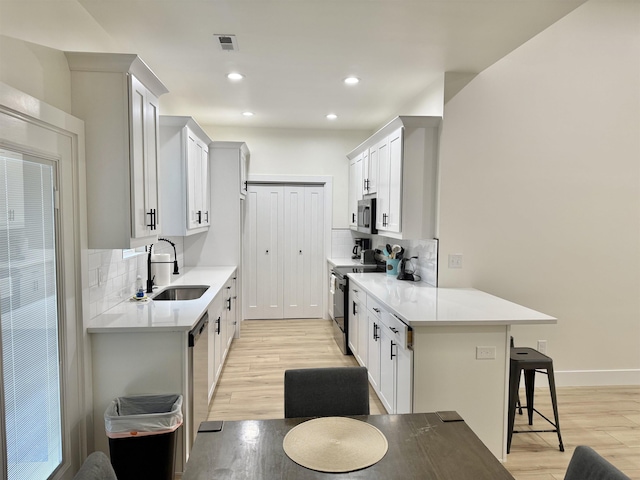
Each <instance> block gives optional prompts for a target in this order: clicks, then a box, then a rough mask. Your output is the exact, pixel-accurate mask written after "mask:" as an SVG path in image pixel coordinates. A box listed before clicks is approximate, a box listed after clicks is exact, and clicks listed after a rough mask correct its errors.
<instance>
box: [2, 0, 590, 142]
mask: <svg viewBox="0 0 640 480" xmlns="http://www.w3.org/2000/svg"><path fill="white" fill-rule="evenodd" d="M583 1H584V0H466V1H461V0H440V1H429V0H47V1H36V0H19V1H18V2H16V1H9V0H1V2H0V8H3V9H4V8H5V7H7V6H9V4H11V7H12V8H13V9H14V10H15V9H19V8H25V7H24V5H25V4H30V5H32V6H34V5H37V4H40V8H39V10H38V11H50V9H51V8H55V9H56V11H58V12H62V13H61V14H60V15H58V18H56V16H55V15H54V16H53V18H52V17H51V16H49V18H48V21H47V19H46V18H45V19H40V21H39V22H37V21H35V20H34V19H32V18H31V17H33V16H34V15H31V16H29V17H27V16H26V15H24V12H23V15H22V17H20V16H18V18H22V19H23V20H22V21H23V22H24V21H27V20H25V19H26V18H28V22H30V23H31V22H32V21H33V22H35V23H34V27H32V30H37V31H38V33H36V32H35V31H32V32H31V36H30V38H26V40H29V41H34V38H35V39H36V40H37V39H40V41H42V42H43V43H45V42H46V43H48V44H49V45H47V46H51V47H53V48H60V49H75V50H82V49H86V50H90V49H94V50H95V45H96V44H97V45H104V44H105V42H104V41H102V42H95V41H92V42H89V41H87V42H86V43H83V41H82V35H85V36H87V34H86V32H84V31H83V30H82V27H81V25H80V24H82V25H84V30H88V26H89V25H90V23H93V22H95V26H91V27H92V29H93V30H96V28H95V27H96V26H97V27H98V29H101V30H102V31H101V32H99V34H100V36H101V37H104V38H108V39H109V47H108V48H107V49H108V50H112V51H120V52H126V53H137V54H138V55H140V57H141V58H142V59H143V60H144V61H145V62H146V63H147V64H148V65H149V66H150V67H151V69H152V70H153V71H154V72H155V73H156V74H157V75H158V77H159V78H160V79H161V80H162V82H163V83H164V84H165V85H166V86H167V88H168V89H169V93H168V94H166V95H164V96H163V97H162V98H161V108H162V113H163V114H169V115H190V116H193V117H194V118H195V119H196V120H197V121H198V122H199V123H200V124H202V125H229V126H240V125H242V126H259V127H281V128H296V127H301V128H340V129H342V128H348V129H369V130H370V129H374V128H376V127H378V126H380V125H381V124H383V123H385V122H386V121H388V120H390V119H391V117H392V116H394V115H396V114H398V113H402V112H399V109H400V108H401V107H402V106H404V105H406V104H407V103H408V102H410V101H411V100H412V99H413V98H415V97H416V96H418V95H419V94H420V93H421V92H423V91H424V90H425V89H426V88H427V87H428V86H429V84H431V83H433V82H434V81H439V79H441V78H442V74H443V72H472V73H477V72H480V71H482V70H483V69H485V68H487V67H488V66H490V65H491V64H493V63H494V62H496V61H497V60H499V59H500V58H501V57H503V56H505V55H506V54H507V53H509V52H510V51H512V50H514V49H515V48H517V47H518V46H520V45H522V44H523V43H524V42H526V41H527V40H528V39H530V38H532V37H533V36H534V35H536V34H537V33H539V32H540V31H542V30H544V29H545V28H547V27H548V26H549V25H551V24H553V23H554V22H556V21H557V20H558V19H559V18H561V17H563V16H564V15H566V14H567V13H568V12H570V11H571V10H573V9H575V8H576V7H577V6H579V5H580V4H581V3H583ZM21 2H22V5H23V6H22V7H20V6H18V4H19V3H21ZM70 4H75V9H76V10H74V11H73V15H74V16H75V17H77V18H78V19H79V21H75V22H71V21H70V20H69V13H68V12H69V9H70ZM47 9H49V10H47ZM78 10H81V11H80V12H78ZM5 11H6V12H9V11H10V10H5ZM12 13H13V11H12ZM87 14H88V15H87ZM63 15H64V18H63ZM83 16H84V18H83ZM2 26H3V28H5V29H6V28H8V29H9V30H11V26H10V25H8V22H7V23H4V24H3V25H2ZM14 28H15V31H16V33H15V35H16V36H21V35H24V33H22V32H24V31H25V29H21V28H17V27H14ZM46 30H49V32H46ZM26 31H29V29H28V28H27V29H26ZM43 31H44V32H45V33H46V40H42V38H43V36H44V34H43ZM214 34H235V35H236V37H237V41H238V46H239V52H223V51H221V50H220V48H219V47H218V44H217V40H216V39H215V37H214ZM87 37H88V36H87ZM104 38H101V39H102V40H104ZM87 40H88V38H87ZM93 40H95V39H93ZM70 47H72V48H70ZM92 47H93V48H92ZM103 49H104V48H103ZM231 71H237V72H241V73H242V74H244V75H246V78H245V79H244V80H243V81H241V82H236V83H234V82H231V81H229V80H228V79H227V78H226V74H227V73H229V72H231ZM348 75H355V76H358V77H360V78H361V79H362V82H361V83H360V84H359V85H357V86H351V87H349V86H346V85H344V84H343V82H342V80H343V78H344V77H346V76H348ZM245 110H250V111H252V112H255V116H253V117H251V118H246V117H243V116H242V115H241V112H243V111H245ZM327 113H336V114H337V115H338V119H337V120H334V121H328V120H327V119H325V115H326V114H327Z"/></svg>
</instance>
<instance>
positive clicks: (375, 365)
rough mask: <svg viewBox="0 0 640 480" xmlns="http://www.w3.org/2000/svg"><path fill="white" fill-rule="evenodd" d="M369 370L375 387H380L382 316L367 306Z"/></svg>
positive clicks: (376, 389)
mask: <svg viewBox="0 0 640 480" xmlns="http://www.w3.org/2000/svg"><path fill="white" fill-rule="evenodd" d="M367 333H368V337H369V338H368V339H367V370H368V371H369V382H370V383H371V385H372V386H373V389H374V390H375V391H376V393H377V392H378V390H379V389H380V318H379V317H378V316H377V315H376V313H375V312H373V311H372V310H370V309H369V308H367Z"/></svg>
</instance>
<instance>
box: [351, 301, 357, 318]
mask: <svg viewBox="0 0 640 480" xmlns="http://www.w3.org/2000/svg"><path fill="white" fill-rule="evenodd" d="M351 303H352V304H353V307H352V308H351V311H352V312H353V314H354V315H357V314H358V309H357V308H356V306H357V304H356V302H351Z"/></svg>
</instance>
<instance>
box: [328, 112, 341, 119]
mask: <svg viewBox="0 0 640 480" xmlns="http://www.w3.org/2000/svg"><path fill="white" fill-rule="evenodd" d="M336 118H338V115H336V114H335V113H330V114H328V115H327V119H328V120H335V119H336Z"/></svg>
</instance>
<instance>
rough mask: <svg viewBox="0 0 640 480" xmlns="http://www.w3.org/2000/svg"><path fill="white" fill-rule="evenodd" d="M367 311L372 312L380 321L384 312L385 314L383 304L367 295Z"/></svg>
mask: <svg viewBox="0 0 640 480" xmlns="http://www.w3.org/2000/svg"><path fill="white" fill-rule="evenodd" d="M367 309H368V310H371V312H372V313H373V314H374V315H375V316H376V317H377V318H378V320H379V319H380V316H381V315H382V312H384V308H383V307H382V304H380V303H379V302H378V301H377V300H376V299H375V298H373V297H372V296H371V295H367Z"/></svg>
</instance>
